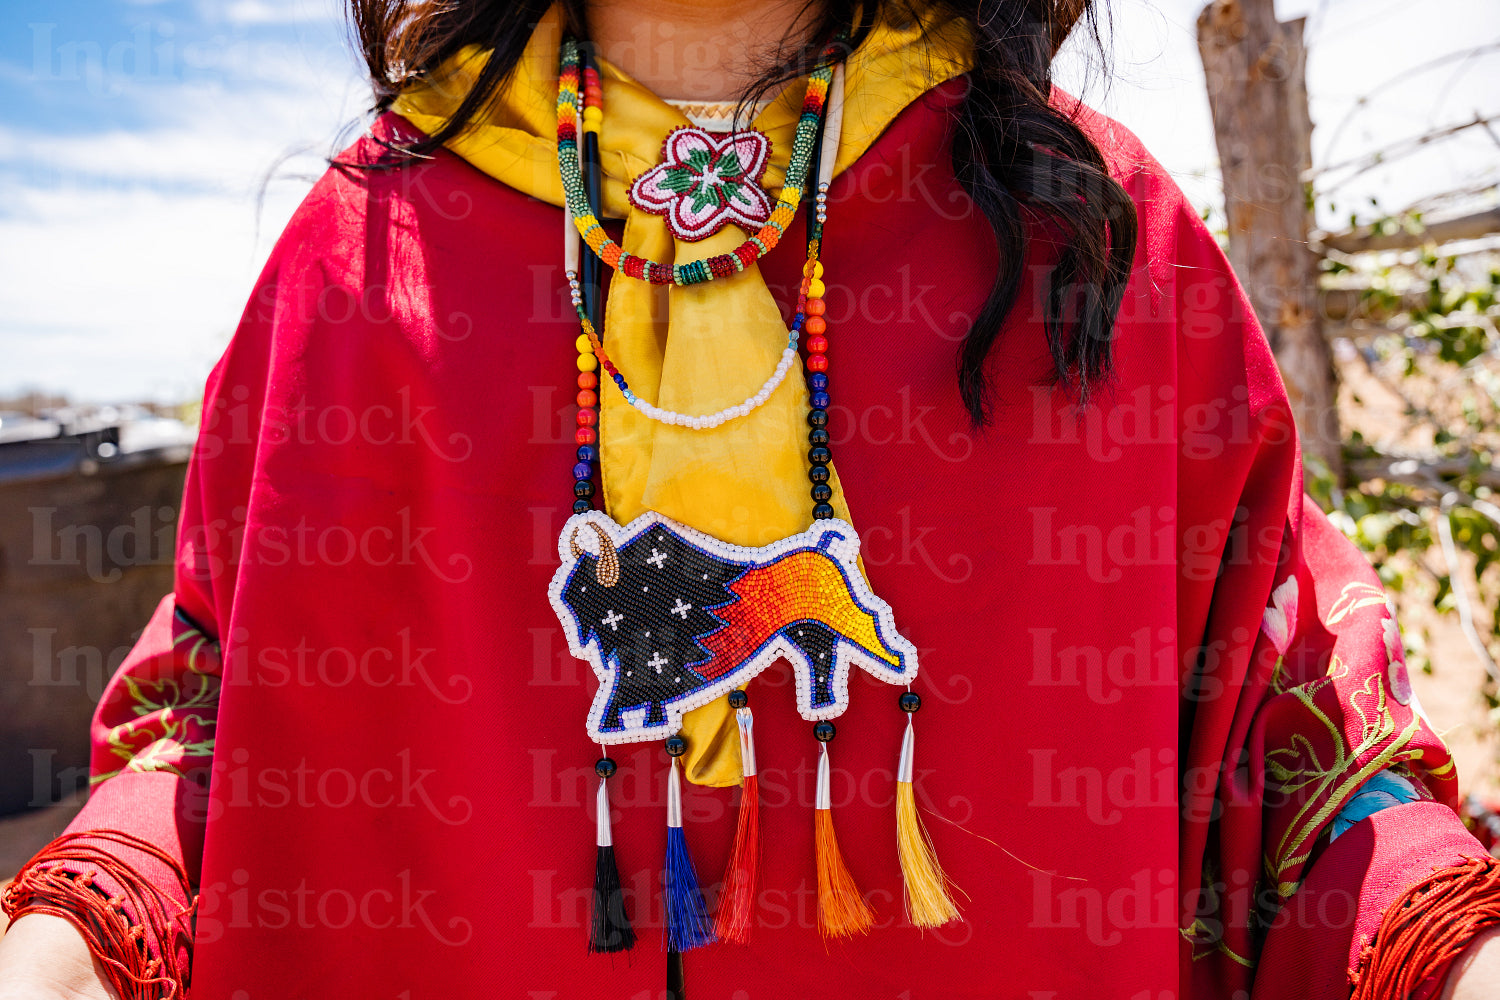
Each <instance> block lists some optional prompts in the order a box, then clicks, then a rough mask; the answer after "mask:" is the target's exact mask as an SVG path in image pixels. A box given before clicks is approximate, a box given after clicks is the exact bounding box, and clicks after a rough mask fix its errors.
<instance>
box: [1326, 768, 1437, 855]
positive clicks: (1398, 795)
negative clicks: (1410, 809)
mask: <svg viewBox="0 0 1500 1000" xmlns="http://www.w3.org/2000/svg"><path fill="white" fill-rule="evenodd" d="M1421 799H1422V796H1421V794H1420V793H1419V792H1418V791H1417V789H1416V787H1415V786H1414V785H1412V783H1411V782H1410V781H1407V780H1406V779H1405V778H1403V777H1401V776H1400V775H1399V774H1392V773H1391V772H1390V771H1381V772H1380V773H1379V774H1377V775H1375V777H1373V778H1371V779H1370V780H1369V781H1367V782H1365V783H1364V786H1363V787H1361V788H1360V790H1359V791H1357V792H1355V793H1354V798H1352V799H1350V800H1349V801H1348V802H1346V803H1344V808H1342V809H1340V810H1339V811H1338V815H1336V816H1334V817H1333V827H1332V829H1331V830H1330V831H1329V834H1328V840H1329V842H1330V843H1332V842H1333V841H1335V840H1337V839H1338V838H1339V835H1340V834H1342V833H1343V832H1344V831H1345V830H1347V829H1349V828H1350V827H1351V826H1353V825H1354V824H1355V823H1358V822H1359V821H1360V820H1362V819H1364V818H1365V817H1367V816H1373V815H1375V814H1376V813H1378V812H1380V811H1381V810H1382V809H1389V808H1391V807H1392V806H1400V805H1405V804H1406V803H1408V802H1420V801H1421Z"/></svg>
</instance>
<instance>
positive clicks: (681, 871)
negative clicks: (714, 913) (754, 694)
mask: <svg viewBox="0 0 1500 1000" xmlns="http://www.w3.org/2000/svg"><path fill="white" fill-rule="evenodd" d="M666 867H667V871H666V876H667V885H666V890H667V891H666V897H667V946H668V947H669V948H670V949H671V950H672V951H687V950H688V949H690V948H699V947H702V946H703V945H706V944H713V943H714V942H715V941H717V940H718V939H719V936H718V935H717V934H715V933H714V923H713V921H712V920H710V919H709V918H708V907H707V906H705V905H704V902H703V891H702V890H701V889H699V888H698V873H697V871H696V870H694V868H693V859H692V858H691V857H689V856H688V847H687V837H686V836H684V835H683V832H682V785H681V782H680V779H679V778H678V775H677V760H676V758H673V760H672V770H671V772H670V773H669V774H668V776H667V866H666Z"/></svg>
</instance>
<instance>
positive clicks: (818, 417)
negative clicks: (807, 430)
mask: <svg viewBox="0 0 1500 1000" xmlns="http://www.w3.org/2000/svg"><path fill="white" fill-rule="evenodd" d="M807 422H808V424H809V425H810V426H812V427H827V426H828V411H827V410H808V411H807Z"/></svg>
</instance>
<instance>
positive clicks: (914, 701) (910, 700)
mask: <svg viewBox="0 0 1500 1000" xmlns="http://www.w3.org/2000/svg"><path fill="white" fill-rule="evenodd" d="M921 707H922V696H921V695H919V694H917V693H916V692H915V691H903V692H901V711H903V712H915V711H916V710H917V709H919V708H921Z"/></svg>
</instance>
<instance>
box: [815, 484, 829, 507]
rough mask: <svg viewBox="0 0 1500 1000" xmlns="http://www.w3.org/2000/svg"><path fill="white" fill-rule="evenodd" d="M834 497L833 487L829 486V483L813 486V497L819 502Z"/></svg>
mask: <svg viewBox="0 0 1500 1000" xmlns="http://www.w3.org/2000/svg"><path fill="white" fill-rule="evenodd" d="M832 497H833V487H832V486H829V485H828V484H827V483H819V484H818V485H816V486H814V487H813V488H812V498H813V499H814V500H816V501H818V503H822V502H823V501H825V500H829V499H831V498H832Z"/></svg>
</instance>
